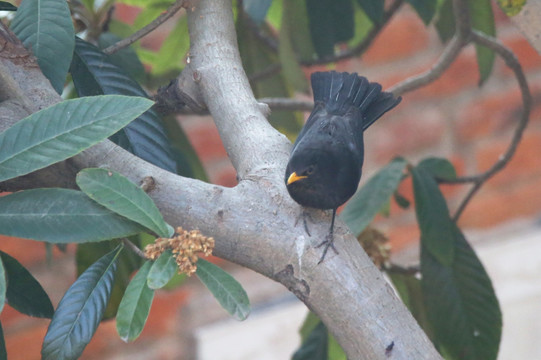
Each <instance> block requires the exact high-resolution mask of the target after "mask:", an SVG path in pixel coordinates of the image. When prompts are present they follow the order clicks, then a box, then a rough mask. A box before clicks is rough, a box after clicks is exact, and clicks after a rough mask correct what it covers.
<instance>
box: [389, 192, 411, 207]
mask: <svg viewBox="0 0 541 360" xmlns="http://www.w3.org/2000/svg"><path fill="white" fill-rule="evenodd" d="M393 195H394V201H396V203H397V204H398V206H400V207H401V208H402V209H407V208H409V207H410V205H411V202H410V201H409V200H408V199H406V198H405V197H404V196H403V195H402V194H400V193H399V192H398V191H395V192H394V194H393Z"/></svg>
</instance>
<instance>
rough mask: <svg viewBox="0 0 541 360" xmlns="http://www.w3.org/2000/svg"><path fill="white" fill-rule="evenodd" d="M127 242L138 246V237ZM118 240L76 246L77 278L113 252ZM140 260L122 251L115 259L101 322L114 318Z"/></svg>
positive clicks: (139, 265)
mask: <svg viewBox="0 0 541 360" xmlns="http://www.w3.org/2000/svg"><path fill="white" fill-rule="evenodd" d="M129 241H132V242H133V243H134V244H135V245H139V243H140V241H139V240H138V236H137V235H135V236H130V238H129ZM120 242H121V241H120V240H118V239H115V240H106V241H100V242H99V243H85V244H77V251H76V252H75V263H76V265H77V276H78V277H79V276H81V274H82V273H84V272H85V271H86V269H88V268H89V267H90V266H92V264H94V263H95V262H96V261H98V260H99V259H100V258H101V257H102V256H104V255H105V254H107V253H109V252H111V251H112V250H114V249H115V248H116V247H117V246H118V245H119V244H120ZM141 263H142V259H141V258H140V257H139V256H138V255H136V254H135V253H134V252H133V251H122V252H121V253H120V255H119V256H118V258H117V261H116V264H117V267H116V274H115V281H114V283H113V288H112V290H111V296H110V297H109V302H108V303H107V307H106V308H105V311H104V312H103V320H105V319H111V318H114V317H115V316H116V312H117V310H118V305H119V304H120V300H122V296H123V295H124V291H125V290H126V287H127V286H128V284H129V282H130V280H131V275H132V274H133V272H134V271H135V270H137V269H139V268H140V267H141Z"/></svg>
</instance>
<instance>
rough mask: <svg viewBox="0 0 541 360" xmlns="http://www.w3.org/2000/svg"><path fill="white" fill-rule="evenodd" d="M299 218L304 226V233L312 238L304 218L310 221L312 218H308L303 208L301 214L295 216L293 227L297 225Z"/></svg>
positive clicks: (308, 215)
mask: <svg viewBox="0 0 541 360" xmlns="http://www.w3.org/2000/svg"><path fill="white" fill-rule="evenodd" d="M301 218H302V223H303V225H304V231H306V233H307V234H308V236H312V235H311V234H310V230H308V223H307V221H306V218H309V219H310V220H312V217H311V216H310V214H309V213H308V212H306V210H304V208H303V209H302V212H301V213H300V214H299V216H297V219H296V220H295V225H294V226H297V224H298V223H299V220H300V219H301Z"/></svg>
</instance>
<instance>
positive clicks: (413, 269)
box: [383, 263, 421, 275]
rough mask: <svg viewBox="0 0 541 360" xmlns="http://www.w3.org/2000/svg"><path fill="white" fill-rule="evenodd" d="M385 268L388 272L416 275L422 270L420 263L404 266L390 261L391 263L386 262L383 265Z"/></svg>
mask: <svg viewBox="0 0 541 360" xmlns="http://www.w3.org/2000/svg"><path fill="white" fill-rule="evenodd" d="M383 269H384V270H386V271H387V272H391V273H396V274H403V275H416V274H419V272H420V271H421V269H420V267H419V264H417V265H410V266H402V265H397V264H393V263H390V264H386V265H385V266H384V267H383Z"/></svg>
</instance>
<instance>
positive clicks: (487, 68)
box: [468, 0, 496, 85]
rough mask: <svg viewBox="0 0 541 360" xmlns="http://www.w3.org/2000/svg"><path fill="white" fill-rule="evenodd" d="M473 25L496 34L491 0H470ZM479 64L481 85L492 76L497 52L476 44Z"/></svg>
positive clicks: (490, 33)
mask: <svg viewBox="0 0 541 360" xmlns="http://www.w3.org/2000/svg"><path fill="white" fill-rule="evenodd" d="M468 5H469V9H470V18H471V24H472V27H473V28H474V29H475V30H478V31H481V32H483V33H485V34H487V35H490V36H495V35H496V25H495V23H494V14H493V13H492V3H491V1H490V0H468ZM475 51H476V53H477V65H478V66H479V85H482V84H483V83H484V82H485V80H486V79H488V77H489V76H490V74H491V72H492V68H493V67H494V60H495V58H496V54H495V53H494V51H492V50H490V49H489V48H487V47H485V46H482V45H475Z"/></svg>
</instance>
